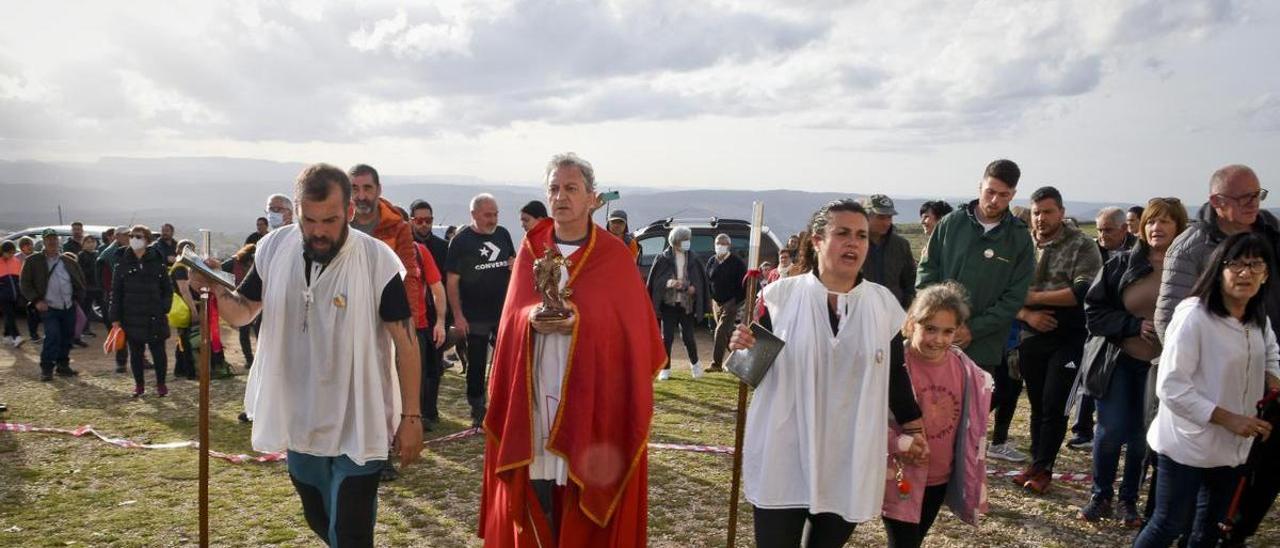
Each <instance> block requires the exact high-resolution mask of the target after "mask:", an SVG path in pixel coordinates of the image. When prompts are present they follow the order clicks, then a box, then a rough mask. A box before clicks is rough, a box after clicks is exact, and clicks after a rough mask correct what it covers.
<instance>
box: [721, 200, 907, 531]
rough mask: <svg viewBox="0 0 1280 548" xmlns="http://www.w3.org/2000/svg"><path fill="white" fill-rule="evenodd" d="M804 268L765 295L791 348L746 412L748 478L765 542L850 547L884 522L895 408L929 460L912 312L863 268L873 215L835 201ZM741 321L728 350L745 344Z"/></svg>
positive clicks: (768, 315)
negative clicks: (910, 365) (905, 330)
mask: <svg viewBox="0 0 1280 548" xmlns="http://www.w3.org/2000/svg"><path fill="white" fill-rule="evenodd" d="M809 228H810V231H811V233H812V236H811V237H810V238H811V240H810V241H811V243H812V244H813V246H812V251H811V252H810V253H811V256H810V257H808V259H809V261H807V263H808V264H812V265H816V268H815V269H814V270H813V271H812V272H809V273H806V274H800V275H796V276H792V277H789V278H784V279H781V280H778V281H776V282H773V283H771V284H769V286H768V287H766V288H765V289H764V291H763V292H762V294H761V299H762V300H763V302H764V306H765V313H764V314H763V316H762V317H761V319H760V323H762V324H765V325H766V326H771V329H773V332H774V333H775V334H777V335H778V337H779V338H781V339H782V340H784V341H786V346H784V347H783V349H782V352H781V353H780V354H779V355H778V358H777V361H775V362H774V365H773V368H772V369H771V370H770V371H769V373H768V375H766V376H765V378H764V380H763V381H761V383H760V386H759V387H758V388H757V389H756V391H755V394H754V396H753V397H752V400H751V406H750V407H749V408H748V410H747V419H746V422H747V424H746V437H745V440H744V444H743V465H742V477H743V484H744V486H745V492H746V497H747V500H748V501H750V502H751V504H752V505H753V506H754V508H755V510H754V516H755V540H756V545H757V546H759V547H762V548H772V547H784V546H785V547H788V548H793V547H795V546H799V545H800V539H801V537H802V536H803V532H804V529H805V525H806V524H808V525H809V535H808V544H807V546H808V547H809V548H817V547H827V546H830V547H837V546H844V544H845V542H847V541H848V539H849V537H850V536H851V535H852V534H853V530H854V527H855V526H856V524H858V523H862V522H865V521H869V520H872V519H875V518H878V517H880V509H881V503H882V501H883V496H884V481H885V480H884V477H885V455H886V453H887V450H888V445H887V441H886V440H887V430H888V420H889V413H890V411H892V413H893V415H894V418H895V419H896V420H897V422H899V423H900V424H903V426H904V431H905V432H906V433H908V434H911V435H912V439H913V443H912V448H911V450H910V451H909V454H910V456H909V457H908V458H909V459H912V460H919V459H923V458H924V456H925V453H926V452H927V442H926V441H925V439H924V436H923V435H922V433H921V432H922V426H921V421H920V416H921V413H920V408H919V406H918V405H917V404H916V401H915V398H914V396H913V394H912V393H911V380H910V378H909V376H908V375H907V372H906V368H905V367H904V366H903V357H902V356H903V353H902V349H903V345H902V339H901V335H899V334H898V332H899V331H900V330H901V329H902V325H903V320H904V319H905V313H904V312H903V310H902V307H901V306H900V305H899V304H898V301H897V299H896V298H894V296H893V293H891V292H889V290H888V289H887V288H885V287H883V286H880V285H877V284H875V283H872V282H869V281H865V280H863V279H862V277H861V276H860V275H859V272H860V271H861V269H862V263H863V260H864V259H865V258H866V254H867V247H868V243H867V242H868V240H867V238H868V223H867V214H866V211H865V210H863V208H862V206H860V205H858V204H857V203H856V202H853V201H852V200H838V201H834V202H831V203H829V204H827V205H825V206H823V207H822V209H820V210H818V212H817V213H815V214H814V215H813V217H812V219H811V220H810V223H809ZM754 344H755V339H754V338H753V337H752V336H751V334H750V332H749V331H747V330H746V328H745V327H744V328H740V329H739V330H738V331H735V332H734V334H733V337H732V339H731V340H730V343H729V347H730V348H731V349H735V350H736V349H740V348H750V347H752V346H753V345H754Z"/></svg>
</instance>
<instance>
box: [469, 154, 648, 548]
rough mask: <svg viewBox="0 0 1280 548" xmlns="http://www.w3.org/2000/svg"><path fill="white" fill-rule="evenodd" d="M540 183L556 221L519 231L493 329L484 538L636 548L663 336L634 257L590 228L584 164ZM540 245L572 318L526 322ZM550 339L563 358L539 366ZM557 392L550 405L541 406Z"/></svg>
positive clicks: (565, 166)
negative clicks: (560, 262)
mask: <svg viewBox="0 0 1280 548" xmlns="http://www.w3.org/2000/svg"><path fill="white" fill-rule="evenodd" d="M546 181H547V190H548V192H547V198H548V199H547V203H548V204H549V205H550V206H551V210H552V211H551V218H549V219H544V220H542V221H541V222H539V223H538V224H537V225H535V226H534V227H533V228H532V229H531V230H530V231H529V232H528V233H527V234H526V236H525V241H524V243H523V245H521V248H520V252H519V254H518V255H517V257H516V261H515V265H514V266H513V267H512V276H511V285H510V286H509V288H508V290H507V300H506V303H505V304H504V305H503V310H502V322H501V324H499V327H498V341H497V350H496V351H495V353H494V358H493V373H492V377H491V378H490V384H489V399H490V407H489V411H488V414H487V415H486V416H485V420H484V429H485V433H486V441H485V455H484V495H483V499H482V500H481V502H480V529H479V535H480V537H481V538H483V539H484V540H485V546H490V547H508V546H511V547H518V546H530V547H534V546H538V547H554V546H561V547H572V546H592V547H595V546H644V545H645V543H646V525H647V522H648V515H647V510H648V479H647V478H648V473H647V468H648V459H647V457H646V455H647V452H646V448H647V444H648V441H649V426H650V422H651V420H652V418H653V378H654V375H656V374H657V372H658V370H659V369H660V368H661V367H662V366H663V364H664V362H665V360H666V352H665V350H664V349H663V346H662V337H661V334H660V332H659V331H658V324H657V320H656V319H655V317H654V313H653V305H652V304H651V303H650V302H649V297H648V293H647V292H646V291H645V288H644V284H643V283H642V281H641V280H640V276H639V275H637V273H636V269H635V258H634V257H633V256H632V255H631V252H630V251H629V250H627V248H626V246H625V245H623V243H622V242H621V241H620V240H619V239H618V238H615V237H613V236H611V235H610V234H609V233H608V232H606V231H605V230H604V229H602V228H600V227H598V226H596V225H595V224H594V223H592V222H591V212H592V211H593V210H594V209H595V208H596V207H597V206H598V202H597V198H596V195H595V176H594V171H593V170H592V168H591V164H589V163H587V162H586V161H585V160H582V159H581V158H578V157H577V156H575V155H573V154H572V153H569V154H563V155H557V156H556V157H554V158H553V159H552V160H551V162H550V164H548V166H547V177H546ZM548 250H551V251H552V253H553V254H562V256H564V257H566V258H567V259H568V264H567V265H565V269H564V270H563V271H562V272H563V273H564V274H567V277H566V278H567V283H565V282H564V281H562V282H561V283H562V286H564V287H567V288H568V289H569V290H571V292H572V295H571V297H570V298H569V299H567V304H568V306H569V307H570V308H571V310H572V312H573V315H572V317H571V318H569V319H567V320H550V321H549V320H545V319H539V318H535V317H534V314H535V311H536V310H537V309H538V307H539V305H541V304H542V294H541V293H540V292H539V291H538V290H537V289H536V288H535V287H534V279H533V263H534V260H535V259H537V258H542V257H544V256H545V255H546V253H547V251H548ZM555 336H561V337H563V338H562V339H561V340H562V342H567V345H565V346H563V347H562V348H564V349H567V352H565V353H563V354H561V356H562V357H563V358H564V359H562V360H561V359H545V358H544V357H545V356H548V355H549V354H548V353H547V352H546V351H545V348H546V345H548V344H551V343H549V342H547V341H548V340H549V339H550V338H552V337H555ZM551 355H554V352H552V353H551ZM559 368H562V370H563V373H562V374H561V373H559V371H560V369H559ZM548 371H550V372H551V373H550V374H551V379H552V380H550V381H548V380H547V379H548ZM540 379H541V380H540ZM557 384H558V386H557ZM534 394H541V395H542V396H540V397H535V395H534ZM554 395H558V396H559V398H558V407H553V408H551V410H549V411H548V410H547V409H548V408H546V407H537V406H539V405H544V404H543V403H542V402H541V401H540V400H555V398H554ZM535 407H536V409H535ZM539 414H541V416H538V415H539ZM535 420H538V421H540V422H539V423H538V424H535ZM544 439H545V442H544V441H543V440H544ZM536 444H543V445H541V446H537V445H536ZM547 470H551V472H550V473H549V474H550V476H552V479H548V477H547V476H548V472H547ZM557 470H558V478H557V477H556V476H557V472H556V471H557ZM535 486H536V487H535Z"/></svg>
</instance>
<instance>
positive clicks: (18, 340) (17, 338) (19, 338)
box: [13, 335, 27, 348]
mask: <svg viewBox="0 0 1280 548" xmlns="http://www.w3.org/2000/svg"><path fill="white" fill-rule="evenodd" d="M24 342H27V341H26V339H23V338H22V335H16V336H14V337H13V347H14V348H17V347H19V346H22V343H24Z"/></svg>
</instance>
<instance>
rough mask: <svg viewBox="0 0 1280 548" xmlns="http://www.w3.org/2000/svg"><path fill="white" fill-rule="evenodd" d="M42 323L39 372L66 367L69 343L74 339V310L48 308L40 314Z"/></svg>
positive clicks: (68, 359) (69, 354)
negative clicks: (42, 335) (42, 341)
mask: <svg viewBox="0 0 1280 548" xmlns="http://www.w3.org/2000/svg"><path fill="white" fill-rule="evenodd" d="M40 318H41V319H42V320H43V321H44V346H42V347H40V370H41V371H44V372H46V373H47V372H50V371H53V367H54V366H55V365H56V366H58V367H66V366H67V365H69V364H70V363H71V341H72V339H73V338H74V337H75V333H74V331H75V329H76V309H75V308H68V309H66V310H59V309H57V308H49V309H48V310H46V311H45V312H43V313H41V314H40Z"/></svg>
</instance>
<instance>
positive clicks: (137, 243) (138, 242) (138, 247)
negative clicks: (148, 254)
mask: <svg viewBox="0 0 1280 548" xmlns="http://www.w3.org/2000/svg"><path fill="white" fill-rule="evenodd" d="M146 248H147V240H146V239H145V238H129V249H132V250H134V251H142V250H143V249H146Z"/></svg>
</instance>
